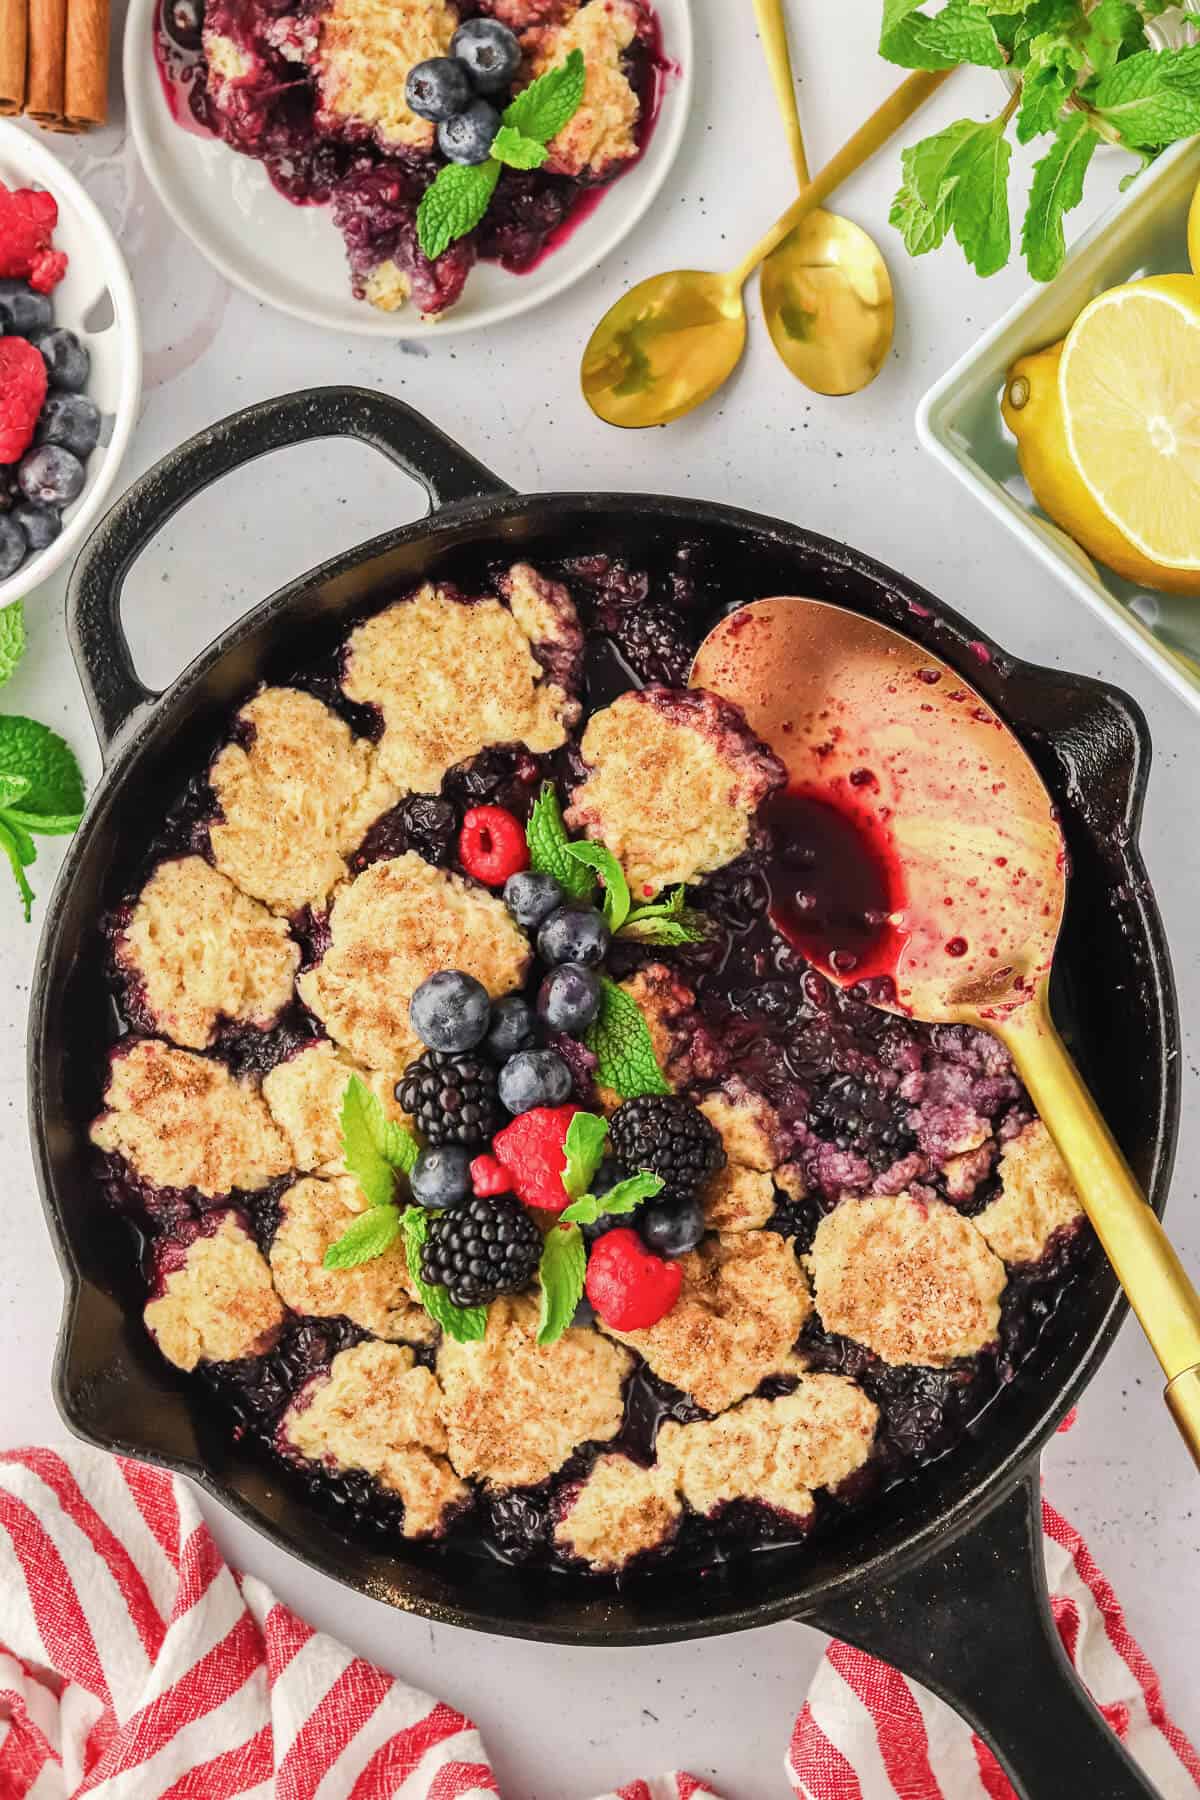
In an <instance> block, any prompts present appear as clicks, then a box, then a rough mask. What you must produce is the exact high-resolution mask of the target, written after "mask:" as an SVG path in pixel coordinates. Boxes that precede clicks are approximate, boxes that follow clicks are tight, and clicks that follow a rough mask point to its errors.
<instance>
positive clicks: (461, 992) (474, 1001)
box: [408, 969, 492, 1052]
mask: <svg viewBox="0 0 1200 1800" xmlns="http://www.w3.org/2000/svg"><path fill="white" fill-rule="evenodd" d="M491 1011H492V1003H491V1001H490V1000H489V999H488V991H487V989H486V988H485V987H484V985H483V983H482V982H481V981H476V979H475V977H474V976H473V975H464V974H463V973H462V970H461V969H442V970H441V971H440V972H439V973H438V974H436V975H431V976H430V977H429V979H428V980H427V981H423V982H422V983H421V985H420V987H419V988H418V989H417V991H416V993H415V994H414V995H413V997H412V1000H411V1001H410V1003H409V1008H408V1017H409V1023H410V1024H411V1026H412V1028H413V1030H414V1031H415V1032H416V1034H417V1036H418V1037H419V1038H420V1040H421V1042H422V1043H423V1044H425V1045H427V1046H428V1048H429V1049H430V1050H448V1051H451V1052H454V1051H459V1050H473V1049H474V1048H475V1046H476V1044H477V1043H479V1041H480V1039H481V1038H482V1037H483V1035H484V1033H485V1032H486V1030H487V1028H488V1025H489V1023H490V1021H491Z"/></svg>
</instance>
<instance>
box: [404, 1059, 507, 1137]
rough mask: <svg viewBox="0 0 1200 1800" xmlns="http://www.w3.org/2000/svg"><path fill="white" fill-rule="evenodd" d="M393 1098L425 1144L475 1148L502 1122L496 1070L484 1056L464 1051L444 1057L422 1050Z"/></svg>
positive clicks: (408, 1068)
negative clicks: (421, 1053)
mask: <svg viewBox="0 0 1200 1800" xmlns="http://www.w3.org/2000/svg"><path fill="white" fill-rule="evenodd" d="M396 1098H397V1100H398V1101H399V1102H400V1104H401V1106H402V1107H403V1108H404V1110H405V1112H406V1113H410V1114H411V1115H412V1118H413V1119H414V1120H415V1122H416V1126H417V1129H418V1131H419V1132H420V1133H421V1135H422V1136H423V1137H424V1138H425V1140H426V1142H427V1143H430V1144H463V1145H465V1146H466V1148H467V1149H468V1150H477V1149H479V1148H480V1147H481V1146H482V1145H484V1144H487V1143H490V1142H491V1139H492V1137H493V1135H494V1133H495V1132H497V1131H499V1129H500V1127H501V1125H502V1124H503V1123H504V1115H503V1113H502V1112H501V1110H500V1103H499V1101H498V1100H497V1098H496V1071H495V1069H494V1068H493V1066H492V1064H491V1063H490V1062H488V1061H486V1060H485V1058H484V1057H482V1056H480V1055H478V1054H477V1053H475V1054H473V1053H472V1052H470V1051H465V1052H462V1053H460V1054H459V1055H457V1056H448V1055H447V1054H446V1053H445V1051H442V1050H427V1051H426V1052H425V1054H424V1056H419V1057H418V1058H417V1060H416V1061H415V1062H411V1063H409V1065H408V1067H407V1069H405V1071H404V1075H403V1077H402V1078H401V1080H400V1081H398V1082H397V1083H396Z"/></svg>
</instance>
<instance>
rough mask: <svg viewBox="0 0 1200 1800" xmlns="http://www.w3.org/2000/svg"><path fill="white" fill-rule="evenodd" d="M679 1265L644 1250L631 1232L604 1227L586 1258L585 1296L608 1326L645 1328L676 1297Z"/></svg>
mask: <svg viewBox="0 0 1200 1800" xmlns="http://www.w3.org/2000/svg"><path fill="white" fill-rule="evenodd" d="M682 1285H683V1270H682V1269H681V1268H680V1266H679V1264H678V1263H677V1262H664V1261H663V1259H662V1257H661V1256H654V1255H652V1254H651V1252H650V1251H649V1250H647V1249H646V1247H645V1245H644V1244H643V1243H642V1240H641V1238H640V1237H639V1236H638V1234H637V1232H636V1231H630V1230H628V1229H627V1228H626V1229H622V1230H620V1231H609V1232H606V1233H605V1235H604V1236H603V1237H602V1238H601V1239H600V1241H599V1242H598V1243H597V1244H595V1245H594V1246H593V1248H592V1253H591V1255H590V1256H589V1258H588V1266H587V1281H586V1288H587V1297H588V1299H589V1300H590V1301H591V1303H592V1305H593V1307H594V1308H595V1310H596V1316H597V1318H599V1319H600V1320H602V1321H603V1323H604V1324H605V1325H608V1326H610V1327H611V1328H612V1330H613V1331H645V1330H646V1329H647V1328H648V1327H649V1326H651V1325H657V1324H658V1321H659V1320H660V1319H662V1318H665V1316H666V1315H667V1313H669V1312H670V1310H671V1308H672V1307H673V1306H674V1304H675V1302H676V1301H677V1300H678V1298H679V1290H680V1288H681V1287H682Z"/></svg>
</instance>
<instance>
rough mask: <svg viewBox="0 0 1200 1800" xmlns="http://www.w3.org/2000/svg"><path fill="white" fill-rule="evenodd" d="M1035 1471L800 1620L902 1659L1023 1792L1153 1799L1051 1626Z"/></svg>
mask: <svg viewBox="0 0 1200 1800" xmlns="http://www.w3.org/2000/svg"><path fill="white" fill-rule="evenodd" d="M1041 1519H1042V1508H1041V1486H1040V1481H1039V1477H1038V1473H1037V1471H1036V1470H1035V1471H1034V1472H1033V1473H1032V1474H1031V1475H1030V1476H1029V1477H1028V1478H1027V1479H1026V1480H1024V1481H1022V1482H1021V1483H1020V1485H1019V1486H1018V1487H1017V1489H1016V1490H1015V1492H1013V1493H1012V1494H1010V1495H1009V1496H1008V1498H1007V1499H1006V1500H1004V1501H1002V1502H1001V1504H1000V1505H999V1506H997V1507H996V1508H995V1510H994V1511H992V1512H990V1513H989V1514H988V1515H987V1516H986V1518H984V1519H983V1520H981V1521H980V1523H979V1524H978V1525H976V1526H975V1527H974V1529H973V1530H971V1531H968V1532H967V1533H966V1534H965V1536H962V1537H958V1538H955V1539H954V1540H953V1541H952V1542H950V1543H949V1544H947V1545H945V1546H944V1547H942V1548H940V1549H937V1550H934V1552H933V1553H932V1555H930V1556H929V1557H928V1558H927V1559H926V1560H925V1561H923V1562H921V1563H918V1564H917V1565H916V1567H914V1568H912V1569H909V1570H908V1571H907V1572H906V1573H904V1574H901V1575H899V1576H897V1577H895V1578H893V1579H891V1580H887V1579H883V1580H881V1581H879V1582H876V1583H874V1584H873V1585H872V1586H871V1587H870V1588H869V1589H868V1590H867V1591H866V1592H864V1593H862V1594H860V1595H856V1596H853V1597H851V1598H849V1599H846V1600H844V1601H842V1600H836V1601H834V1602H833V1603H832V1604H829V1603H826V1602H823V1603H822V1604H821V1605H820V1606H819V1607H818V1609H817V1611H816V1613H815V1614H814V1615H807V1614H806V1615H805V1620H806V1623H809V1624H815V1625H819V1626H820V1627H821V1629H822V1630H823V1631H828V1632H830V1633H831V1634H832V1635H834V1636H836V1637H839V1638H842V1639H843V1640H844V1641H846V1642H847V1643H850V1644H856V1645H857V1646H858V1648H859V1649H860V1650H866V1651H868V1652H870V1653H871V1654H872V1655H874V1656H878V1657H880V1658H881V1659H882V1660H883V1661H885V1662H888V1663H891V1664H892V1665H893V1667H895V1668H898V1669H902V1670H903V1671H904V1673H905V1674H906V1675H910V1676H912V1678H913V1679H914V1680H915V1681H919V1682H920V1683H921V1685H922V1686H923V1687H926V1688H929V1689H930V1690H931V1691H932V1692H933V1693H935V1694H937V1695H938V1696H939V1698H940V1699H942V1700H944V1701H945V1702H946V1703H947V1705H949V1706H951V1707H953V1709H954V1711H955V1712H956V1713H958V1714H959V1716H960V1717H961V1718H963V1719H965V1720H966V1722H967V1724H968V1725H970V1726H971V1728H972V1729H973V1730H974V1731H975V1732H976V1733H977V1735H978V1736H979V1737H981V1738H982V1739H983V1740H984V1742H985V1743H986V1744H987V1745H988V1746H989V1747H990V1748H991V1750H992V1751H993V1752H994V1753H995V1755H996V1756H997V1758H998V1759H999V1761H1000V1763H1001V1765H1002V1766H1003V1769H1004V1772H1005V1774H1006V1775H1007V1776H1008V1778H1009V1780H1010V1781H1011V1782H1012V1785H1013V1787H1014V1788H1015V1790H1016V1792H1017V1795H1018V1796H1019V1800H1066V1796H1068V1795H1072V1796H1075V1795H1078V1796H1080V1800H1082V1797H1083V1796H1085V1795H1086V1797H1087V1800H1159V1796H1158V1792H1157V1789H1156V1788H1154V1787H1153V1786H1151V1784H1150V1783H1149V1782H1148V1781H1147V1779H1146V1777H1145V1776H1144V1775H1143V1774H1142V1772H1141V1770H1140V1769H1139V1768H1138V1767H1137V1765H1136V1764H1135V1763H1134V1762H1133V1761H1132V1759H1131V1758H1130V1757H1129V1756H1128V1755H1127V1754H1126V1752H1125V1751H1124V1750H1123V1749H1122V1747H1121V1744H1120V1742H1119V1740H1118V1739H1117V1737H1116V1735H1115V1733H1114V1732H1112V1731H1111V1730H1110V1729H1109V1726H1108V1725H1107V1724H1106V1722H1105V1720H1104V1718H1103V1716H1102V1714H1101V1713H1100V1712H1099V1711H1098V1710H1097V1708H1096V1707H1095V1706H1094V1705H1093V1704H1092V1701H1091V1700H1090V1699H1089V1697H1088V1695H1087V1693H1086V1692H1085V1690H1084V1687H1083V1685H1082V1683H1081V1682H1080V1681H1079V1679H1078V1677H1077V1676H1076V1674H1075V1672H1074V1670H1073V1669H1072V1667H1071V1664H1070V1662H1069V1661H1068V1658H1067V1655H1066V1652H1065V1651H1064V1649H1063V1647H1062V1642H1061V1640H1060V1638H1059V1635H1058V1632H1057V1630H1056V1629H1055V1625H1054V1619H1053V1616H1052V1614H1051V1611H1050V1600H1049V1595H1048V1593H1047V1588H1046V1570H1045V1562H1044V1558H1043V1555H1042V1524H1041Z"/></svg>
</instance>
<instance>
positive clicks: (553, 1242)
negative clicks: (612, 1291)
mask: <svg viewBox="0 0 1200 1800" xmlns="http://www.w3.org/2000/svg"><path fill="white" fill-rule="evenodd" d="M586 1274H587V1251H586V1250H585V1249H584V1246H583V1233H582V1232H581V1231H580V1229H579V1227H578V1225H553V1226H551V1228H550V1230H549V1231H548V1232H547V1233H546V1242H545V1243H544V1245H543V1246H542V1260H541V1262H540V1263H539V1264H538V1283H539V1285H540V1287H541V1302H540V1305H539V1308H538V1332H537V1341H538V1343H539V1344H541V1345H543V1346H544V1345H546V1344H554V1343H557V1341H558V1339H559V1338H560V1337H561V1336H562V1334H563V1332H564V1331H565V1330H566V1329H567V1327H568V1325H570V1323H571V1320H572V1319H573V1318H574V1317H575V1311H576V1308H577V1307H578V1305H579V1300H580V1296H581V1295H582V1293H583V1282H584V1276H585V1275H586Z"/></svg>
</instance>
